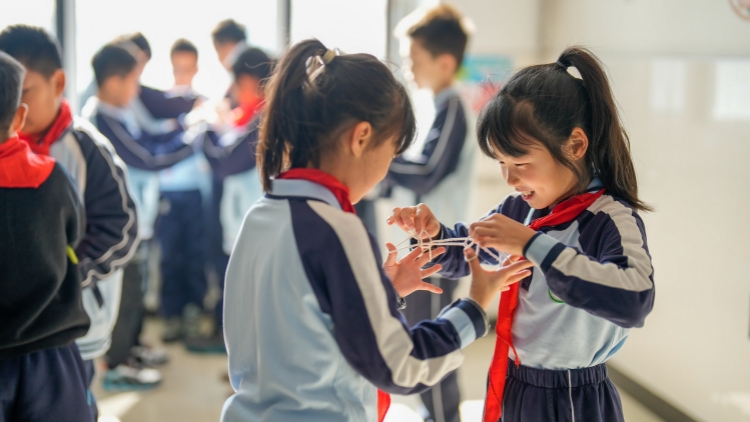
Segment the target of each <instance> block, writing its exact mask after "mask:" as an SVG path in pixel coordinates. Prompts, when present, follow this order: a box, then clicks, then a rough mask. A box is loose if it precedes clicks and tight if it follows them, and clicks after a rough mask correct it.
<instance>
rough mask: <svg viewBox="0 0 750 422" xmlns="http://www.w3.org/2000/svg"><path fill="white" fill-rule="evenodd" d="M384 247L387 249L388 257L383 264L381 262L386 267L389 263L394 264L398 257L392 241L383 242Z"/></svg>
mask: <svg viewBox="0 0 750 422" xmlns="http://www.w3.org/2000/svg"><path fill="white" fill-rule="evenodd" d="M385 247H386V249H388V258H386V260H385V264H383V265H384V266H386V267H390V266H391V265H396V258H397V257H398V251H397V250H396V246H395V245H394V244H393V243H386V244H385Z"/></svg>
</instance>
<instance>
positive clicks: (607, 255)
mask: <svg viewBox="0 0 750 422" xmlns="http://www.w3.org/2000/svg"><path fill="white" fill-rule="evenodd" d="M600 201H601V203H600V204H599V207H600V208H601V209H600V210H599V211H598V212H597V213H596V215H595V216H594V217H593V218H592V220H591V221H590V222H588V223H587V224H586V226H585V227H584V229H583V230H582V231H581V233H580V236H579V239H578V240H579V244H580V249H578V248H573V247H569V246H566V245H564V244H563V243H561V242H559V241H558V240H556V239H555V238H553V237H552V236H549V235H547V234H543V233H537V234H536V235H535V236H534V237H533V238H532V239H531V241H529V243H528V244H527V245H526V248H525V250H524V256H525V257H526V258H527V259H528V260H529V261H531V262H533V263H534V264H535V265H536V266H537V267H539V268H540V269H541V270H542V271H543V272H544V275H545V277H546V279H547V284H548V285H549V289H550V291H551V292H552V293H554V294H555V296H557V297H559V298H560V299H561V300H562V301H563V302H565V303H566V304H568V305H570V306H575V307H577V308H581V309H584V310H586V311H588V312H590V313H591V314H593V315H596V316H599V317H602V318H605V319H607V320H609V321H611V322H613V323H615V324H617V325H619V326H621V327H626V328H630V327H640V326H642V325H643V323H644V320H645V319H646V316H647V315H648V314H649V313H650V312H651V309H652V308H653V304H654V278H653V275H654V271H653V267H652V264H651V256H650V255H649V252H648V245H647V243H646V232H645V228H644V226H643V221H642V220H641V219H640V217H639V216H638V215H637V214H636V213H635V212H633V210H632V209H630V208H629V207H626V206H625V205H623V204H621V203H619V202H617V201H614V200H613V198H612V197H610V196H605V197H603V199H602V200H600Z"/></svg>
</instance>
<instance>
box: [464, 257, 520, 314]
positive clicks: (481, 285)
mask: <svg viewBox="0 0 750 422" xmlns="http://www.w3.org/2000/svg"><path fill="white" fill-rule="evenodd" d="M464 255H465V256H466V260H467V261H469V268H471V277H472V278H471V289H470V290H469V297H470V298H472V299H474V301H476V302H477V303H478V304H479V306H481V307H482V309H485V310H486V309H487V308H489V306H490V303H492V299H494V297H495V294H497V292H499V291H500V292H504V291H507V290H509V289H510V285H511V284H513V283H518V282H519V281H521V280H523V279H524V278H526V277H528V276H529V275H531V271H529V270H527V269H526V268H530V267H533V266H534V264H532V263H531V262H529V261H518V259H519V257H517V256H511V257H510V258H508V259H506V260H505V262H504V263H503V267H502V268H500V269H499V270H497V271H486V270H485V269H484V268H482V265H481V264H480V263H479V259H477V254H476V252H475V251H474V249H471V248H466V249H464Z"/></svg>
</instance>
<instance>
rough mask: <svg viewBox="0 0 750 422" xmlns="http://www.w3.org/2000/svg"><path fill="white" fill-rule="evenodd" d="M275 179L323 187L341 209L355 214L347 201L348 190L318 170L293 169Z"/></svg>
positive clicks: (333, 178) (352, 206)
mask: <svg viewBox="0 0 750 422" xmlns="http://www.w3.org/2000/svg"><path fill="white" fill-rule="evenodd" d="M276 178H277V179H302V180H309V181H310V182H313V183H317V184H319V185H322V186H324V187H325V188H327V189H328V190H330V191H331V193H333V195H334V196H336V199H338V201H339V205H341V209H342V210H344V211H346V212H350V213H352V214H356V212H355V211H354V205H352V203H351V201H350V200H349V188H348V187H346V186H345V185H344V184H343V183H341V182H339V180H338V179H336V178H335V177H333V176H331V175H330V174H328V173H325V172H322V171H320V170H318V169H308V168H293V169H290V170H287V171H285V172H284V173H281V174H280V175H278V176H276Z"/></svg>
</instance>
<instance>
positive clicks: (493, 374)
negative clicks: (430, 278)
mask: <svg viewBox="0 0 750 422" xmlns="http://www.w3.org/2000/svg"><path fill="white" fill-rule="evenodd" d="M604 191H605V189H601V190H599V191H598V192H591V193H582V194H580V195H576V196H574V197H572V198H570V199H567V200H565V201H563V202H561V203H559V204H558V205H557V206H555V207H554V208H553V209H552V212H551V213H550V214H549V215H547V216H545V217H541V218H537V219H536V220H534V221H533V222H532V223H531V224H530V225H529V228H530V229H532V230H539V229H541V228H542V227H548V226H559V225H560V224H565V223H568V222H570V221H573V220H575V219H576V217H578V216H579V215H581V213H582V212H583V211H585V210H586V209H587V208H588V207H590V206H591V204H593V203H594V201H596V200H597V199H599V197H600V196H602V194H604ZM516 305H518V283H514V284H511V286H510V290H508V291H507V292H505V293H503V295H502V297H501V300H500V307H499V309H498V311H497V324H496V325H495V333H496V334H497V338H496V339H495V353H494V355H493V356H492V363H491V364H490V372H489V378H490V379H489V382H488V383H487V384H488V385H487V398H486V400H485V402H484V418H483V422H497V421H499V420H500V416H502V414H503V392H504V390H505V377H506V376H507V374H508V351H509V349H513V355H514V356H515V363H516V366H519V365H521V360H520V359H519V358H518V353H516V348H515V347H514V346H513V336H512V333H511V328H512V327H513V313H514V312H515V310H516Z"/></svg>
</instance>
